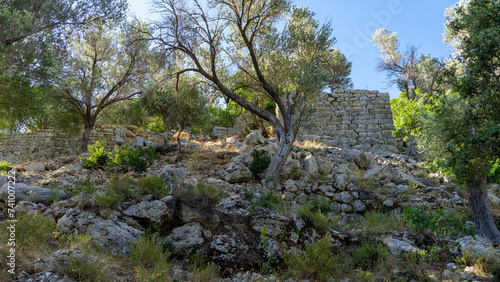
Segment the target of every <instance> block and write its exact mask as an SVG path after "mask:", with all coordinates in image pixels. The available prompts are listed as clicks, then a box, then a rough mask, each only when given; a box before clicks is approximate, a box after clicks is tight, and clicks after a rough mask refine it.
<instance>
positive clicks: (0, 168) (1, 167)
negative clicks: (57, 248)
mask: <svg viewBox="0 0 500 282" xmlns="http://www.w3.org/2000/svg"><path fill="white" fill-rule="evenodd" d="M12 167H13V166H12V164H11V163H9V162H8V161H5V160H4V161H0V173H2V174H7V172H8V171H9V170H11V169H12Z"/></svg>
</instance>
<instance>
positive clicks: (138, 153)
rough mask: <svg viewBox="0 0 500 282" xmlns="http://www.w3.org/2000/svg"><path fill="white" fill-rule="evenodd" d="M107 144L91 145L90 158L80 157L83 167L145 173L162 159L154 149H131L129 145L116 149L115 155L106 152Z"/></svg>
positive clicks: (89, 147)
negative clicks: (153, 163) (155, 161)
mask: <svg viewBox="0 0 500 282" xmlns="http://www.w3.org/2000/svg"><path fill="white" fill-rule="evenodd" d="M105 146H106V143H105V142H99V141H97V142H95V143H94V144H93V145H89V146H88V149H89V153H90V155H89V157H88V158H84V157H80V160H81V161H82V163H83V165H84V166H85V167H86V168H98V167H104V166H106V167H107V168H109V169H111V170H114V171H119V172H127V171H130V170H135V171H137V172H144V171H146V169H147V168H148V167H149V166H150V165H151V164H152V162H153V161H154V160H158V159H160V155H159V154H158V153H157V152H156V151H155V150H154V149H152V148H141V147H140V148H136V149H131V148H130V147H129V146H128V145H125V146H121V147H119V148H116V149H115V151H114V153H107V152H105V150H104V149H105Z"/></svg>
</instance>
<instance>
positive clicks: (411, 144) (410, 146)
mask: <svg viewBox="0 0 500 282" xmlns="http://www.w3.org/2000/svg"><path fill="white" fill-rule="evenodd" d="M409 139H410V140H409V141H408V155H409V156H416V155H417V151H416V149H415V138H414V137H413V136H412V135H410V138H409Z"/></svg>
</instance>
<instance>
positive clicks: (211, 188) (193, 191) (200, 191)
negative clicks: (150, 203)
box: [174, 182, 229, 204]
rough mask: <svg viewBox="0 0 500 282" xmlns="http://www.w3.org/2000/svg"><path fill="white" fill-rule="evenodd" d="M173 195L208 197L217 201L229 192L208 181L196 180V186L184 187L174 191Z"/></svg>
mask: <svg viewBox="0 0 500 282" xmlns="http://www.w3.org/2000/svg"><path fill="white" fill-rule="evenodd" d="M174 195H175V196H182V197H186V196H187V197H193V198H194V199H210V200H211V201H212V202H213V203H215V204H216V203H218V202H220V200H222V199H223V198H226V197H228V196H229V193H228V192H227V191H226V189H224V188H223V187H220V186H218V185H215V184H211V183H208V182H198V184H196V186H189V187H186V188H184V189H177V190H175V191H174Z"/></svg>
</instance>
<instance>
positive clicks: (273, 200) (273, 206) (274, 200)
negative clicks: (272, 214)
mask: <svg viewBox="0 0 500 282" xmlns="http://www.w3.org/2000/svg"><path fill="white" fill-rule="evenodd" d="M256 207H263V208H268V209H270V210H274V211H284V210H285V203H284V202H283V199H282V198H281V197H280V195H278V194H277V193H275V192H273V191H268V192H267V193H265V194H264V195H262V196H260V197H258V198H257V199H256V201H255V203H253V204H251V205H250V207H249V210H253V209H255V208H256Z"/></svg>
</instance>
